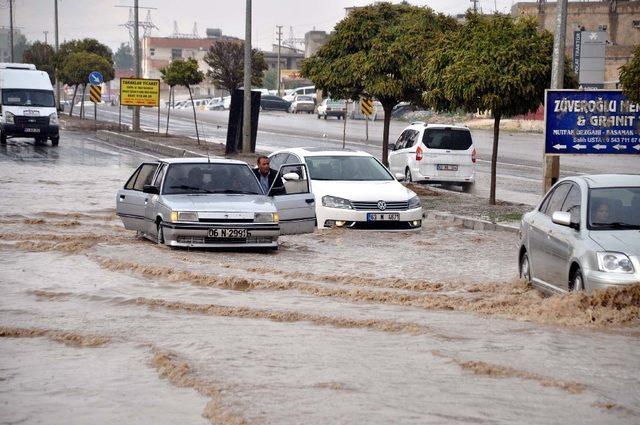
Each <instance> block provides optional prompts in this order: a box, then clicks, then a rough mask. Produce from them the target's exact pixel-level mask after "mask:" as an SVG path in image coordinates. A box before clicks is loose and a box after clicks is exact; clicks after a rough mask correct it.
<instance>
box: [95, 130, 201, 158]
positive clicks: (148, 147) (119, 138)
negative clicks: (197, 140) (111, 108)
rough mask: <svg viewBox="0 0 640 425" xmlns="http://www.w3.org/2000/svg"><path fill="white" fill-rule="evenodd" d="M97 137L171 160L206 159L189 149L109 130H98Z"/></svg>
mask: <svg viewBox="0 0 640 425" xmlns="http://www.w3.org/2000/svg"><path fill="white" fill-rule="evenodd" d="M96 137H97V138H98V139H99V140H102V141H103V142H108V143H112V144H114V145H118V146H123V147H127V148H132V149H141V150H145V151H151V152H155V153H158V154H160V155H163V156H166V157H169V158H182V157H185V156H197V157H204V156H205V155H202V154H200V153H197V152H194V151H190V150H187V149H182V148H176V147H173V146H169V145H165V144H162V143H157V142H152V141H150V140H145V139H141V138H139V137H133V136H127V135H125V134H121V133H117V132H115V131H109V130H98V131H97V132H96Z"/></svg>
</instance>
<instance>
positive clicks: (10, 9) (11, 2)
mask: <svg viewBox="0 0 640 425" xmlns="http://www.w3.org/2000/svg"><path fill="white" fill-rule="evenodd" d="M9 43H10V44H11V62H15V61H14V60H13V0H9Z"/></svg>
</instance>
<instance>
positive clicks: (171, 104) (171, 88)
mask: <svg viewBox="0 0 640 425" xmlns="http://www.w3.org/2000/svg"><path fill="white" fill-rule="evenodd" d="M171 95H173V101H174V102H175V97H176V95H175V93H173V86H171V87H169V104H168V106H167V131H166V132H165V133H164V136H165V137H168V136H169V116H170V115H171V107H172V106H173V103H171Z"/></svg>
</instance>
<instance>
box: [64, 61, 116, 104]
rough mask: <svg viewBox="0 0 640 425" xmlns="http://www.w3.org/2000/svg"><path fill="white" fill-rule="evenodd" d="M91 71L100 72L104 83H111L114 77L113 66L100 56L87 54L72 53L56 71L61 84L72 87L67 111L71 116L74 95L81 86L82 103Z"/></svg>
mask: <svg viewBox="0 0 640 425" xmlns="http://www.w3.org/2000/svg"><path fill="white" fill-rule="evenodd" d="M92 71H98V72H100V73H101V74H102V75H103V77H104V81H111V80H113V78H114V76H115V73H114V70H113V65H112V64H111V63H109V61H107V60H106V59H105V58H104V57H102V56H99V55H97V54H95V53H89V52H77V53H72V54H71V55H69V57H67V58H66V60H65V62H64V66H63V67H62V69H60V70H59V71H58V76H59V78H60V81H62V83H63V84H67V85H69V86H74V90H73V99H72V101H71V110H70V111H69V115H73V106H74V103H75V100H76V93H77V91H78V87H79V86H80V85H82V86H83V92H82V93H83V96H82V100H83V103H84V92H85V88H86V84H87V79H88V78H89V74H90V73H91V72H92ZM81 105H82V104H81ZM81 110H82V107H81Z"/></svg>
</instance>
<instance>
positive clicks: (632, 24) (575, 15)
mask: <svg viewBox="0 0 640 425" xmlns="http://www.w3.org/2000/svg"><path fill="white" fill-rule="evenodd" d="M511 14H512V15H513V16H521V15H531V16H537V18H538V22H539V25H540V28H544V29H546V30H548V31H550V32H551V33H554V32H555V27H556V3H555V2H553V3H552V2H547V1H544V0H539V1H537V2H523V3H516V4H514V5H513V7H512V8H511ZM576 31H578V32H580V31H585V32H587V33H588V34H591V33H599V32H605V33H606V35H607V40H606V44H605V48H604V84H603V86H604V88H616V87H617V85H618V82H619V80H620V71H619V68H620V67H621V66H622V65H624V64H626V63H627V62H628V61H629V59H630V58H631V56H632V51H633V46H634V45H637V44H639V43H640V1H625V0H605V1H581V2H569V3H568V7H567V34H566V54H567V55H568V56H569V57H570V58H571V57H573V56H574V47H575V46H574V33H575V32H576ZM583 34H584V33H583ZM583 38H584V37H583Z"/></svg>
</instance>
